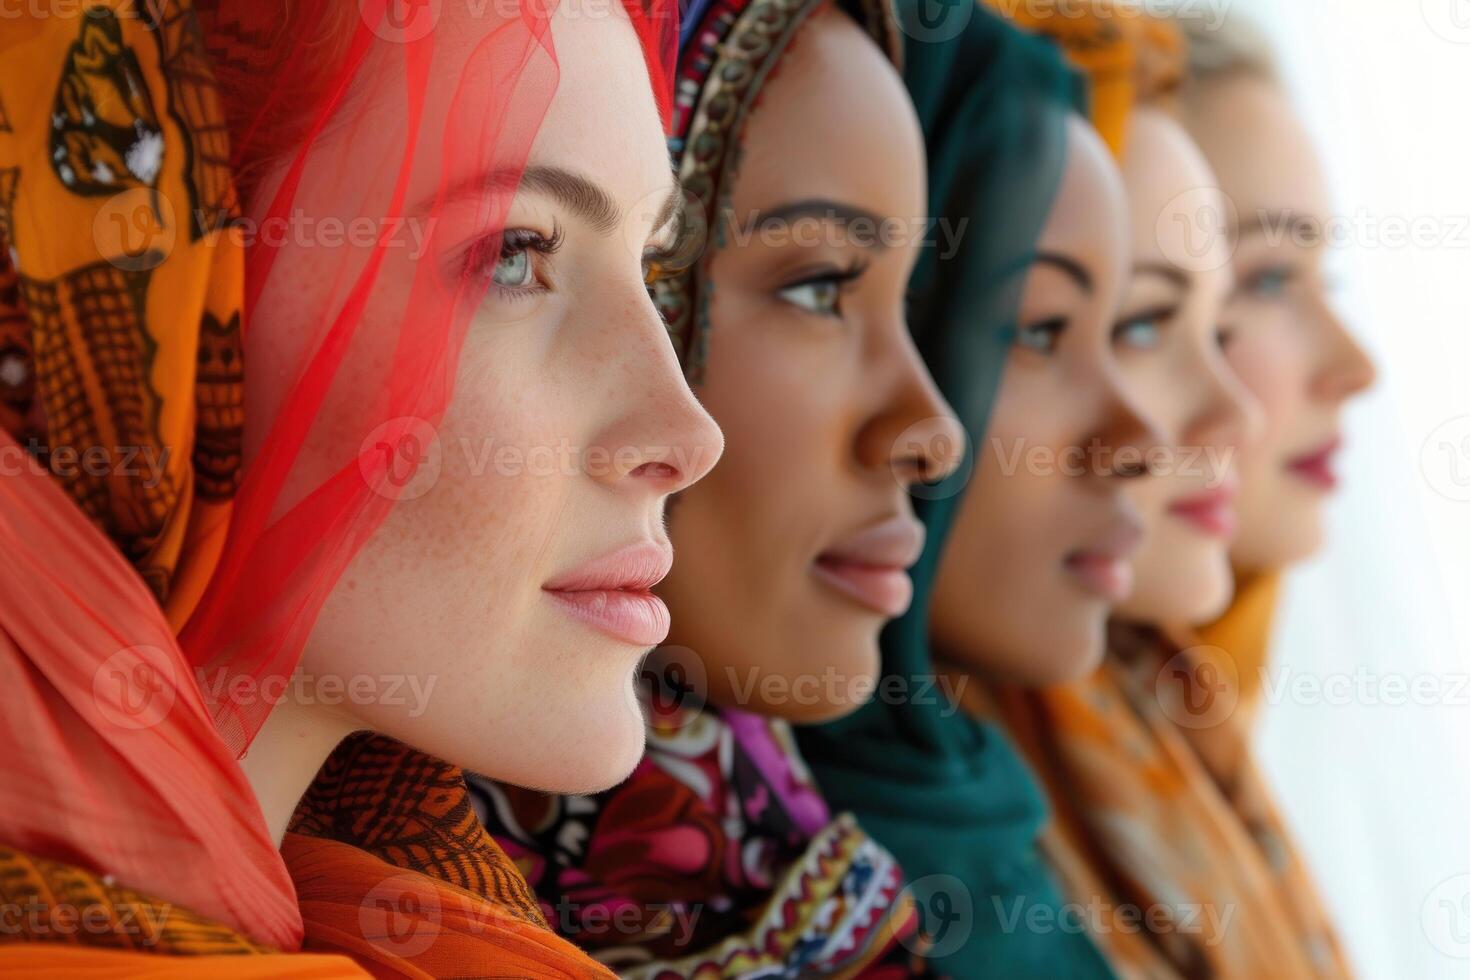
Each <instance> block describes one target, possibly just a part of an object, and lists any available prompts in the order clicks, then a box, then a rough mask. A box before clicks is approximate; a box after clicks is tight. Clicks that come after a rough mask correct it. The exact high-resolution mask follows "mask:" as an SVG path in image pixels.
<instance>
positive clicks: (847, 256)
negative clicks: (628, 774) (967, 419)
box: [659, 11, 959, 722]
mask: <svg viewBox="0 0 1470 980" xmlns="http://www.w3.org/2000/svg"><path fill="white" fill-rule="evenodd" d="M814 132H819V133H820V138H818V139H813V138H812V135H813V133H814ZM741 161H742V162H741V169H740V172H739V175H738V177H737V179H736V181H735V184H734V188H733V193H732V201H731V205H732V208H733V212H734V218H735V222H736V226H737V227H745V226H746V225H747V223H748V222H749V221H750V220H751V219H752V218H753V217H754V216H755V215H757V214H761V213H768V212H770V211H772V210H773V209H775V208H778V207H781V206H783V205H786V204H790V203H793V202H797V201H802V200H806V199H811V198H820V199H827V200H832V201H837V202H841V203H843V204H846V205H853V206H856V207H860V208H863V209H865V210H868V211H870V212H872V213H874V214H876V215H878V216H882V217H897V218H902V219H905V220H911V219H913V218H915V217H920V216H922V215H924V213H925V208H926V205H925V187H924V166H925V164H924V150H923V141H922V134H921V133H920V130H919V126H918V121H917V119H916V117H915V115H914V111H913V107H912V104H911V103H910V101H909V98H908V95H907V93H906V92H905V90H904V87H903V83H902V81H901V79H900V78H899V76H898V74H897V72H896V71H895V70H894V69H893V67H892V66H891V65H890V64H889V63H888V62H887V61H886V59H885V58H884V56H883V55H882V53H881V52H880V51H879V50H878V48H877V46H876V45H875V44H874V43H873V42H872V40H871V39H869V38H868V37H867V36H866V35H865V34H864V33H863V32H862V31H861V30H860V29H859V28H858V27H857V25H856V24H854V23H852V22H851V21H850V20H849V19H848V18H847V17H846V16H845V15H843V14H841V13H839V12H837V11H826V12H823V13H820V14H817V15H815V16H814V17H813V19H812V20H811V21H810V22H809V23H807V24H805V25H804V26H803V27H802V28H801V34H800V35H799V36H798V38H797V39H796V41H795V43H794V44H793V46H792V47H791V48H790V49H789V50H788V51H787V53H786V54H785V55H784V56H783V60H782V63H781V66H780V70H779V71H778V72H777V73H775V74H774V75H773V76H772V77H771V79H770V80H769V81H768V82H767V85H766V87H765V89H764V91H763V94H762V98H761V101H760V103H759V104H758V106H757V107H756V108H755V109H754V110H753V111H752V113H751V115H750V117H749V118H748V120H747V122H746V127H745V130H744V134H743V145H742V148H741ZM788 227H789V230H790V234H789V235H773V236H769V237H762V236H755V237H752V238H751V239H750V240H749V241H747V242H744V243H742V244H730V245H727V246H726V247H724V248H723V249H722V250H721V251H719V252H717V253H716V254H715V256H714V258H713V260H712V261H711V263H710V270H709V275H710V280H711V283H710V285H711V286H712V296H713V299H712V302H711V306H710V324H711V325H710V332H709V338H708V340H709V347H708V360H707V364H706V368H705V374H704V379H703V381H702V383H701V385H700V387H699V389H698V392H697V393H698V395H699V399H700V402H701V403H702V404H703V405H704V407H705V408H706V409H708V410H709V412H710V414H711V415H713V416H714V418H715V420H716V421H717V422H718V423H719V425H720V427H721V429H722V430H723V431H724V433H725V438H726V450H725V455H724V457H723V458H722V460H721V461H720V463H719V464H718V465H717V466H716V467H715V468H714V470H713V472H712V473H711V474H710V476H709V477H708V478H706V479H705V480H704V481H702V482H701V483H700V484H699V485H698V486H696V487H694V488H693V489H691V490H689V491H687V492H685V493H683V494H681V495H680V498H679V500H678V503H677V505H676V506H675V507H674V508H673V509H672V510H671V512H670V534H671V536H672V538H673V541H674V546H675V551H676V553H677V556H678V557H677V559H676V561H675V563H674V571H673V574H672V575H671V576H670V577H669V578H668V579H667V580H666V581H665V582H664V584H663V585H662V586H661V587H660V589H659V593H660V595H662V596H663V597H664V598H665V600H666V601H667V602H668V604H669V608H670V610H671V611H672V613H673V621H674V622H673V631H672V633H671V634H670V638H669V642H670V644H673V645H677V646H681V647H685V648H688V649H689V650H692V651H693V652H694V654H695V655H696V656H697V657H698V658H699V659H700V661H701V663H702V666H703V669H704V673H705V675H706V676H707V677H708V680H709V696H710V697H711V698H712V699H713V700H714V701H715V702H716V703H719V704H724V705H738V706H739V707H741V708H744V709H746V710H750V711H755V712H759V713H764V714H768V715H774V716H779V717H785V718H789V719H793V720H798V721H804V722H814V721H820V720H824V719H828V718H833V717H837V716H840V715H843V714H846V713H848V712H850V711H852V710H854V709H856V708H857V707H859V706H860V705H861V703H862V701H863V700H864V697H865V694H864V691H863V688H862V686H861V685H862V684H863V683H864V682H866V681H870V680H871V679H872V678H873V677H874V676H875V674H876V671H877V667H878V632H879V630H880V629H881V628H882V626H883V623H884V622H885V619H884V617H883V616H882V614H881V613H879V612H876V611H874V610H872V609H870V608H867V607H865V606H860V605H858V604H857V603H855V601H854V600H852V599H850V598H848V597H847V596H845V595H842V594H839V593H838V592H837V591H835V590H834V588H833V587H832V586H831V585H830V584H827V583H826V582H824V581H821V580H819V579H818V578H817V577H816V573H815V572H814V568H813V565H814V562H815V561H816V558H817V556H818V555H819V554H821V553H822V552H824V551H826V550H827V549H829V548H831V547H832V546H834V545H835V544H837V543H838V542H839V541H841V540H842V539H843V538H844V537H846V536H850V535H851V534H853V533H855V532H857V531H859V530H862V529H864V528H866V527H868V526H870V525H872V524H875V523H877V522H878V521H881V520H884V519H886V518H890V517H893V516H895V515H904V514H911V508H910V505H909V503H908V495H907V493H906V490H905V484H906V483H907V482H909V481H911V480H912V476H911V475H909V474H908V473H907V472H906V465H907V464H895V463H894V462H893V456H894V454H895V452H896V451H897V450H898V446H897V443H898V440H899V436H900V434H902V433H904V431H905V430H906V429H910V428H911V427H914V426H918V427H919V428H918V429H917V430H915V431H916V432H917V434H918V435H919V436H920V437H921V439H922V440H924V441H927V440H929V439H932V438H935V437H941V438H943V437H947V438H949V439H950V440H951V444H953V443H954V442H955V441H957V440H958V438H959V437H958V432H957V430H956V428H955V426H956V423H955V421H954V419H953V417H952V413H951V412H950V409H949V407H948V406H947V405H946V404H945V403H944V401H943V399H942V398H941V397H940V396H939V394H938V393H937V391H936V390H935V388H934V386H933V382H932V379H930V377H929V375H928V373H927V371H926V369H925V368H924V366H923V363H922V361H921V360H920V359H919V357H918V355H917V352H916V351H915V350H914V348H913V346H912V342H911V340H910V338H909V334H908V329H907V324H906V322H905V320H904V317H903V297H904V292H905V289H906V288H907V283H908V278H909V274H910V272H911V271H912V268H913V263H914V261H915V259H916V257H917V236H912V237H913V240H912V241H903V242H901V243H900V244H898V245H896V246H895V247H892V248H889V249H886V250H883V251H872V250H868V249H864V248H862V247H861V246H860V245H859V244H857V243H856V242H854V241H853V238H854V236H852V235H849V234H846V233H845V232H844V231H843V229H842V228H841V227H840V226H839V225H838V224H837V223H835V222H832V223H825V224H818V223H817V222H815V221H809V222H807V223H805V224H803V223H801V222H798V223H795V224H793V225H790V226H788ZM798 229H801V230H802V234H801V235H798V234H797V230H798ZM856 263H866V271H865V272H864V273H863V275H862V277H861V278H860V279H859V280H857V281H855V282H852V283H849V284H847V286H846V288H845V289H844V291H843V294H842V297H841V300H840V318H834V317H831V316H822V315H819V314H816V313H813V312H811V311H810V310H808V309H803V308H799V307H798V306H796V305H793V304H792V303H790V302H788V301H786V300H784V299H782V297H781V295H779V294H780V291H781V290H782V289H783V288H785V287H786V286H787V284H788V283H790V282H791V281H793V280H795V279H798V278H800V276H801V275H802V274H803V272H804V270H808V269H810V268H812V267H813V266H822V267H827V268H839V269H848V268H852V267H854V265H855V264H856ZM927 465H930V466H938V465H939V463H938V462H937V461H935V460H932V459H929V460H927ZM945 465H946V466H947V465H952V463H946V464H945ZM869 690H870V688H869Z"/></svg>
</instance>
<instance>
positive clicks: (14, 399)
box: [0, 4, 244, 629]
mask: <svg viewBox="0 0 1470 980" xmlns="http://www.w3.org/2000/svg"><path fill="white" fill-rule="evenodd" d="M136 8H137V9H136V12H133V11H132V10H131V9H128V10H122V11H118V10H114V9H113V7H112V6H109V5H96V6H91V7H88V8H86V10H85V13H83V14H82V15H80V16H78V17H75V18H73V21H74V23H75V38H74V40H73V41H72V42H71V45H70V47H69V48H68V50H67V51H66V53H65V56H64V60H63V64H62V70H61V72H60V73H59V75H58V73H57V72H56V71H55V70H54V66H53V65H52V64H51V63H50V62H49V61H47V60H46V59H49V58H52V57H53V56H54V55H53V52H52V49H51V48H50V47H49V46H47V45H44V44H28V43H26V42H27V40H28V38H27V37H25V36H23V35H25V34H26V33H27V32H35V31H37V30H39V29H40V28H39V27H37V25H38V24H40V23H42V22H43V21H35V20H33V21H17V22H14V23H11V24H9V25H7V27H6V32H7V34H8V37H7V44H6V45H5V47H4V58H5V60H6V62H7V65H6V68H7V70H6V72H5V78H6V81H7V83H8V84H7V85H6V86H5V87H4V88H3V89H0V161H4V165H3V166H0V425H3V426H4V427H5V428H6V429H7V430H9V431H10V432H11V434H13V435H14V436H15V437H16V440H17V441H18V442H19V443H20V444H21V445H22V446H23V447H25V448H26V450H27V452H28V453H29V454H30V456H31V459H32V460H33V461H34V462H31V461H25V462H24V465H33V466H39V467H44V468H47V469H49V471H50V472H51V473H52V475H53V476H55V477H56V478H57V479H58V480H59V481H60V482H61V483H62V485H63V486H64V487H65V488H66V490H67V492H68V493H69V494H70V495H71V497H72V498H73V499H74V500H75V501H76V502H77V504H78V505H79V506H80V507H81V508H82V510H83V511H84V512H85V513H86V514H87V516H88V517H89V518H91V520H92V521H93V522H94V523H96V524H97V525H98V526H99V527H100V528H101V529H102V530H103V531H104V532H106V533H107V535H108V536H109V537H110V538H111V539H112V540H113V541H114V543H116V544H117V546H118V547H119V548H120V549H121V550H122V552H123V554H124V555H125V556H126V557H127V558H128V560H129V561H130V562H132V564H133V565H134V566H135V567H136V568H137V569H138V571H139V573H140V574H141V575H142V576H143V578H144V580H145V581H146V582H147V583H148V586H149V588H150V589H151V590H152V591H153V593H154V595H155V596H156V597H157V598H158V600H159V601H160V602H161V603H162V604H163V606H164V609H165V611H166V613H167V614H168V618H169V622H170V624H171V625H172V626H173V627H174V628H175V629H178V627H179V626H180V625H181V624H182V622H183V621H184V620H185V619H186V618H187V617H188V614H189V612H190V611H191V610H192V608H193V605H194V603H195V602H196V601H197V599H198V597H199V595H200V593H201V591H202V589H203V586H204V583H205V581H207V579H208V577H209V574H210V572H211V570H212V568H213V565H214V561H215V559H216V558H217V556H218V553H219V548H220V545H221V542H222V539H223V535H224V531H225V528H226V525H227V524H228V521H229V508H230V503H231V499H232V498H233V496H234V493H235V490H236V487H237V486H238V480H239V468H240V452H241V431H242V422H243V417H242V397H243V396H242V392H243V388H242V384H243V373H242V364H241V344H240V304H241V295H242V288H243V287H242V284H243V275H244V261H243V257H242V255H241V251H240V248H239V246H238V243H237V242H235V241H234V240H232V238H231V236H228V235H221V234H219V232H220V230H221V229H222V228H223V227H224V226H225V225H226V224H227V223H228V222H229V221H230V220H231V219H232V218H233V217H234V216H235V212H236V202H235V197H234V192H233V190H232V184H231V181H230V173H229V161H228V153H227V145H228V140H227V137H226V135H225V130H224V123H223V121H222V117H221V115H220V110H219V106H218V104H217V100H216V98H215V96H214V90H213V88H212V86H211V84H210V76H209V73H208V69H207V67H206V66H205V62H204V57H203V51H202V47H201V42H200V38H199V34H198V29H197V26H196V22H195V20H194V18H193V15H192V13H191V12H190V11H189V10H188V9H187V8H186V7H184V6H182V5H179V4H167V5H158V6H157V7H155V6H154V5H150V4H140V5H136ZM135 14H136V15H137V16H144V17H147V18H150V19H149V20H148V22H147V25H146V26H147V28H148V34H149V35H151V37H150V40H151V41H152V43H151V44H126V43H124V39H123V34H124V29H123V18H126V17H131V16H135ZM33 60H34V61H35V63H34V64H32V63H30V62H31V61H33ZM165 147H182V148H183V150H184V152H182V153H180V152H169V153H165V152H164V149H165ZM179 207H188V208H189V213H188V214H187V215H180V214H175V213H173V212H174V210H175V209H177V208H179ZM58 227H66V228H74V229H79V230H84V233H81V234H68V235H60V234H55V233H54V229H56V228H58ZM87 231H89V232H90V233H86V232H87ZM15 462H18V463H19V462H22V461H19V460H17V461H15Z"/></svg>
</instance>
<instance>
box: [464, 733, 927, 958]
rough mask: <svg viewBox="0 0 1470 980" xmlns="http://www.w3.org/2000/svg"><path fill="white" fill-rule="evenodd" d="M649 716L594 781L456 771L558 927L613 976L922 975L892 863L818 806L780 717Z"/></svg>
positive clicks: (843, 819)
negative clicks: (574, 792) (561, 787)
mask: <svg viewBox="0 0 1470 980" xmlns="http://www.w3.org/2000/svg"><path fill="white" fill-rule="evenodd" d="M654 717H655V719H656V720H655V722H654V723H653V724H652V726H651V727H650V731H649V746H648V753H647V755H646V756H645V758H644V759H643V761H642V762H641V763H640V764H639V766H638V768H637V770H635V771H634V773H633V775H632V777H631V778H630V779H629V780H628V781H627V782H625V783H623V784H622V785H621V786H618V787H617V788H615V789H613V790H610V791H608V792H606V793H602V794H600V795H598V796H591V797H588V796H546V795H543V794H539V793H533V792H531V791H528V790H523V789H518V788H515V787H508V786H502V785H500V784H498V783H495V782H493V781H491V780H488V779H484V778H483V777H479V776H475V775H471V776H470V777H469V781H470V789H471V793H472V795H473V798H474V801H475V806H476V808H477V809H478V810H479V812H480V814H481V817H482V819H483V820H484V822H485V825H486V826H487V827H488V828H490V830H491V832H492V833H494V834H495V835H496V837H497V838H499V840H500V842H501V844H502V846H504V848H505V850H506V852H507V853H508V854H510V855H511V857H512V858H513V859H515V861H516V862H517V864H519V865H520V867H521V868H522V870H524V871H525V873H526V875H527V877H528V878H529V880H530V882H531V886H532V887H533V888H534V889H535V891H536V894H537V895H538V896H539V897H540V900H541V908H542V912H543V913H544V914H545V915H546V917H547V919H548V920H549V921H551V922H552V923H553V924H554V925H555V927H556V929H557V930H558V931H560V932H561V933H562V934H563V935H565V936H567V937H568V938H569V939H571V940H573V941H574V942H576V943H577V944H578V945H580V946H582V947H584V948H586V949H588V950H590V951H591V952H592V953H593V955H595V956H596V957H597V958H598V959H599V960H601V961H602V962H603V963H606V964H607V965H608V966H610V967H612V968H613V969H614V970H616V971H617V972H618V974H619V975H620V976H622V977H625V978H642V980H674V978H682V977H699V978H714V977H747V978H756V977H792V976H801V977H805V976H857V975H861V976H865V977H889V976H892V977H906V976H914V975H927V974H926V973H925V967H924V966H923V964H922V961H921V960H920V958H919V957H917V956H916V955H914V953H913V952H912V950H919V949H921V948H922V946H921V940H920V938H919V936H918V935H917V917H916V914H915V910H914V907H913V905H912V903H911V901H910V899H909V898H908V896H907V894H906V893H905V892H904V891H903V887H904V882H903V875H902V872H901V871H900V869H899V867H898V865H897V863H896V862H895V861H894V860H893V857H892V856H891V855H890V854H888V852H887V851H885V850H884V849H883V848H882V847H881V846H879V845H878V844H877V843H876V842H875V841H873V840H872V839H871V838H870V837H868V836H867V835H866V834H865V833H863V831H862V830H861V829H859V827H858V826H857V823H856V822H855V821H854V820H853V819H852V817H851V816H850V815H846V814H844V815H842V816H839V817H837V818H836V819H835V820H834V819H831V818H830V815H829V813H828V812H827V808H826V806H825V804H823V803H822V801H821V797H820V796H819V795H818V794H817V792H816V789H815V787H814V786H813V785H812V783H811V780H810V777H809V776H808V774H807V772H806V770H805V768H804V767H803V765H802V763H801V761H800V757H799V756H798V755H797V753H796V751H795V746H794V744H793V743H792V740H791V734H790V730H789V729H788V728H787V726H786V725H785V724H784V723H782V722H779V721H771V720H767V719H762V718H757V717H755V716H753V715H748V714H744V713H741V712H733V711H725V712H716V711H715V710H713V709H710V708H705V709H703V710H699V709H695V708H692V707H688V706H673V707H667V708H665V709H662V710H660V711H658V712H657V713H655V715H654Z"/></svg>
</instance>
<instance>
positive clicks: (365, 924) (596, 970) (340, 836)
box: [282, 735, 613, 980]
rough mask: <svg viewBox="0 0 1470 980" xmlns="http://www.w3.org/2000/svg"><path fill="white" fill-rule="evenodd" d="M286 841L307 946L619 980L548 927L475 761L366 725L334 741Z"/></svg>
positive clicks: (449, 970)
mask: <svg viewBox="0 0 1470 980" xmlns="http://www.w3.org/2000/svg"><path fill="white" fill-rule="evenodd" d="M282 853H283V855H284V856H285V858H286V864H287V866H288V867H289V868H290V870H291V877H292V878H293V880H294V881H295V883H296V893H297V898H298V900H299V901H300V903H301V912H302V916H303V918H304V919H305V922H306V948H307V949H309V950H313V951H317V952H342V953H346V954H348V955H350V956H351V957H352V958H353V960H355V961H356V962H358V963H360V964H362V965H363V966H364V967H366V968H367V969H368V970H370V971H371V972H372V974H373V975H374V976H377V977H394V978H415V980H417V978H428V977H442V976H474V977H517V978H520V977H525V978H534V980H541V978H546V980H565V978H568V977H572V978H576V980H583V978H586V980H612V978H613V974H612V973H611V972H610V971H608V970H607V969H606V968H605V967H603V966H601V965H599V964H598V963H596V962H595V961H593V960H592V959H591V957H589V956H588V955H587V954H586V953H583V952H582V951H581V950H580V949H578V948H577V947H575V946H573V945H572V944H571V943H569V942H567V941H566V940H564V939H562V938H560V937H559V936H557V935H556V934H555V933H553V932H552V931H551V929H550V928H549V927H548V926H547V924H546V921H545V919H543V918H542V916H541V912H540V909H539V908H538V906H537V904H536V899H535V896H534V895H532V893H531V889H530V887H529V886H528V885H527V884H526V880H525V878H523V877H522V876H521V873H520V872H519V871H518V870H517V869H516V867H515V865H514V863H512V862H511V860H510V858H509V857H508V856H507V855H506V854H505V852H504V851H503V850H501V848H500V846H499V845H498V844H496V843H495V841H494V839H493V838H491V837H490V835H489V834H487V833H486V832H485V829H484V827H482V826H481V825H480V822H479V819H478V818H477V817H476V815H475V812H474V809H473V807H472V806H471V804H470V799H469V792H468V790H467V788H466V786H465V781H464V773H463V771H461V770H460V769H458V768H457V767H455V766H450V765H448V764H446V763H443V762H440V761H438V760H436V759H433V758H431V757H429V756H426V755H424V754H423V753H420V752H416V751H414V750H413V749H410V748H408V747H407V746H405V745H402V744H401V743H398V742H395V741H393V740H392V739H389V738H385V737H383V736H377V735H360V736H356V737H354V738H352V739H349V740H348V741H347V742H346V743H344V744H343V745H342V746H341V747H340V748H339V749H338V750H337V751H336V752H335V753H333V755H332V757H331V758H330V759H329V760H328V761H327V764H326V765H325V766H324V767H323V768H322V771H321V773H320V774H319V775H318V776H317V778H316V780H315V781H314V782H313V783H312V787H311V790H310V791H309V792H308V793H307V795H306V797H305V798H304V799H303V800H302V802H301V805H300V807H298V809H297V811H296V816H295V818H294V819H293V821H292V826H291V832H290V833H288V834H287V835H286V841H285V843H284V845H283V846H282Z"/></svg>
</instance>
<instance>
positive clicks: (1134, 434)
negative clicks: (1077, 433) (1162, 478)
mask: <svg viewBox="0 0 1470 980" xmlns="http://www.w3.org/2000/svg"><path fill="white" fill-rule="evenodd" d="M1101 380H1102V385H1101V389H1102V403H1101V405H1100V406H1099V410H1098V413H1097V416H1096V417H1097V419H1098V424H1097V426H1096V428H1095V429H1094V430H1093V432H1092V434H1091V437H1090V439H1089V442H1090V443H1091V444H1092V445H1093V446H1096V447H1098V449H1099V457H1100V466H1099V467H1098V475H1099V476H1101V477H1103V478H1104V479H1105V480H1107V481H1111V480H1119V479H1121V480H1134V479H1137V478H1139V477H1143V476H1148V475H1149V474H1150V473H1151V472H1152V470H1151V469H1150V461H1151V460H1152V459H1153V458H1154V457H1155V456H1156V454H1157V453H1159V451H1160V450H1161V449H1162V448H1163V447H1164V446H1165V445H1166V443H1167V440H1166V437H1165V436H1164V435H1163V432H1162V430H1161V429H1160V427H1159V426H1158V424H1157V423H1155V422H1154V420H1153V419H1152V418H1150V417H1149V416H1148V415H1146V414H1145V413H1144V412H1143V411H1142V410H1141V409H1140V408H1139V407H1138V406H1137V404H1136V403H1135V402H1134V401H1133V399H1132V397H1131V396H1130V395H1129V394H1128V391H1127V388H1126V386H1125V385H1124V384H1123V378H1122V375H1121V374H1120V373H1119V371H1118V369H1117V368H1116V366H1114V365H1112V364H1108V365H1105V366H1104V368H1103V371H1102V378H1101Z"/></svg>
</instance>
